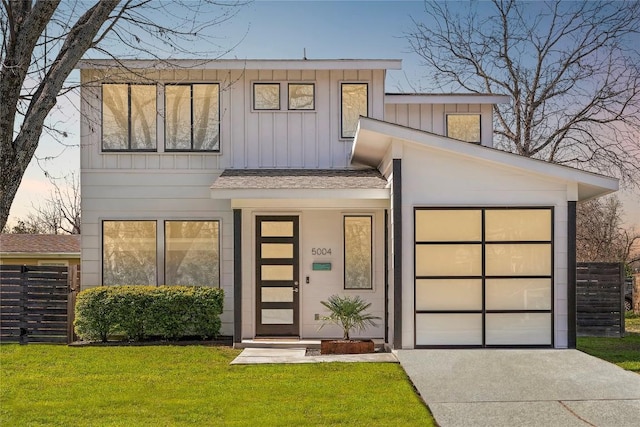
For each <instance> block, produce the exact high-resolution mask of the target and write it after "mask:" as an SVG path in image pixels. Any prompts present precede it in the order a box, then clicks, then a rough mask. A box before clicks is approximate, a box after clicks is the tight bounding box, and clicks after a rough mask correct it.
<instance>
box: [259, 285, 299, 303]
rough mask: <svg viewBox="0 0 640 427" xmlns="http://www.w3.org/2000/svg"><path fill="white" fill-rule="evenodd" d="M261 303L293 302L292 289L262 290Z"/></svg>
mask: <svg viewBox="0 0 640 427" xmlns="http://www.w3.org/2000/svg"><path fill="white" fill-rule="evenodd" d="M261 293H262V298H261V300H262V302H293V288H292V287H278V288H264V287H263V288H262V289H261Z"/></svg>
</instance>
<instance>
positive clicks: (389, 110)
mask: <svg viewBox="0 0 640 427" xmlns="http://www.w3.org/2000/svg"><path fill="white" fill-rule="evenodd" d="M383 120H385V121H387V122H391V123H396V105H395V104H386V105H385V106H384V119H383Z"/></svg>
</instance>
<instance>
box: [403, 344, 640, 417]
mask: <svg viewBox="0 0 640 427" xmlns="http://www.w3.org/2000/svg"><path fill="white" fill-rule="evenodd" d="M396 355H397V357H398V359H399V360H400V363H401V365H402V367H403V368H404V370H405V371H406V372H407V374H408V375H409V377H410V378H411V381H413V383H414V385H415V386H416V388H417V389H418V391H419V392H420V394H421V395H422V398H423V399H424V400H425V402H426V403H427V405H429V409H431V412H432V413H433V416H434V417H435V419H436V422H437V423H438V424H439V425H440V426H441V427H449V426H465V427H468V426H491V427H499V426H509V427H511V426H518V427H522V426H545V427H548V426H549V427H550V426H583V427H584V426H598V427H606V426H612V427H613V426H615V427H625V426H635V427H637V426H640V375H638V374H636V373H633V372H628V371H625V370H623V369H621V368H619V367H617V366H616V365H613V364H611V363H608V362H605V361H603V360H600V359H597V358H595V357H591V356H589V355H587V354H584V353H582V352H580V351H577V350H538V349H535V350H497V349H491V350H475V349H474V350H398V351H397V354H396Z"/></svg>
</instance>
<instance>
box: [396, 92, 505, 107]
mask: <svg viewBox="0 0 640 427" xmlns="http://www.w3.org/2000/svg"><path fill="white" fill-rule="evenodd" d="M510 101H511V97H510V96H508V95H496V94H490V93H487V94H484V93H467V94H449V93H440V94H438V93H434V94H428V93H387V94H385V96H384V103H385V104H492V105H493V104H508V103H509V102H510Z"/></svg>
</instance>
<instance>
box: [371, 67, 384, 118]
mask: <svg viewBox="0 0 640 427" xmlns="http://www.w3.org/2000/svg"><path fill="white" fill-rule="evenodd" d="M369 90H370V91H371V92H372V94H373V98H372V102H373V105H372V109H371V111H370V113H369V114H370V117H373V118H375V119H378V120H384V71H381V70H376V71H372V72H371V82H370V84H369Z"/></svg>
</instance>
